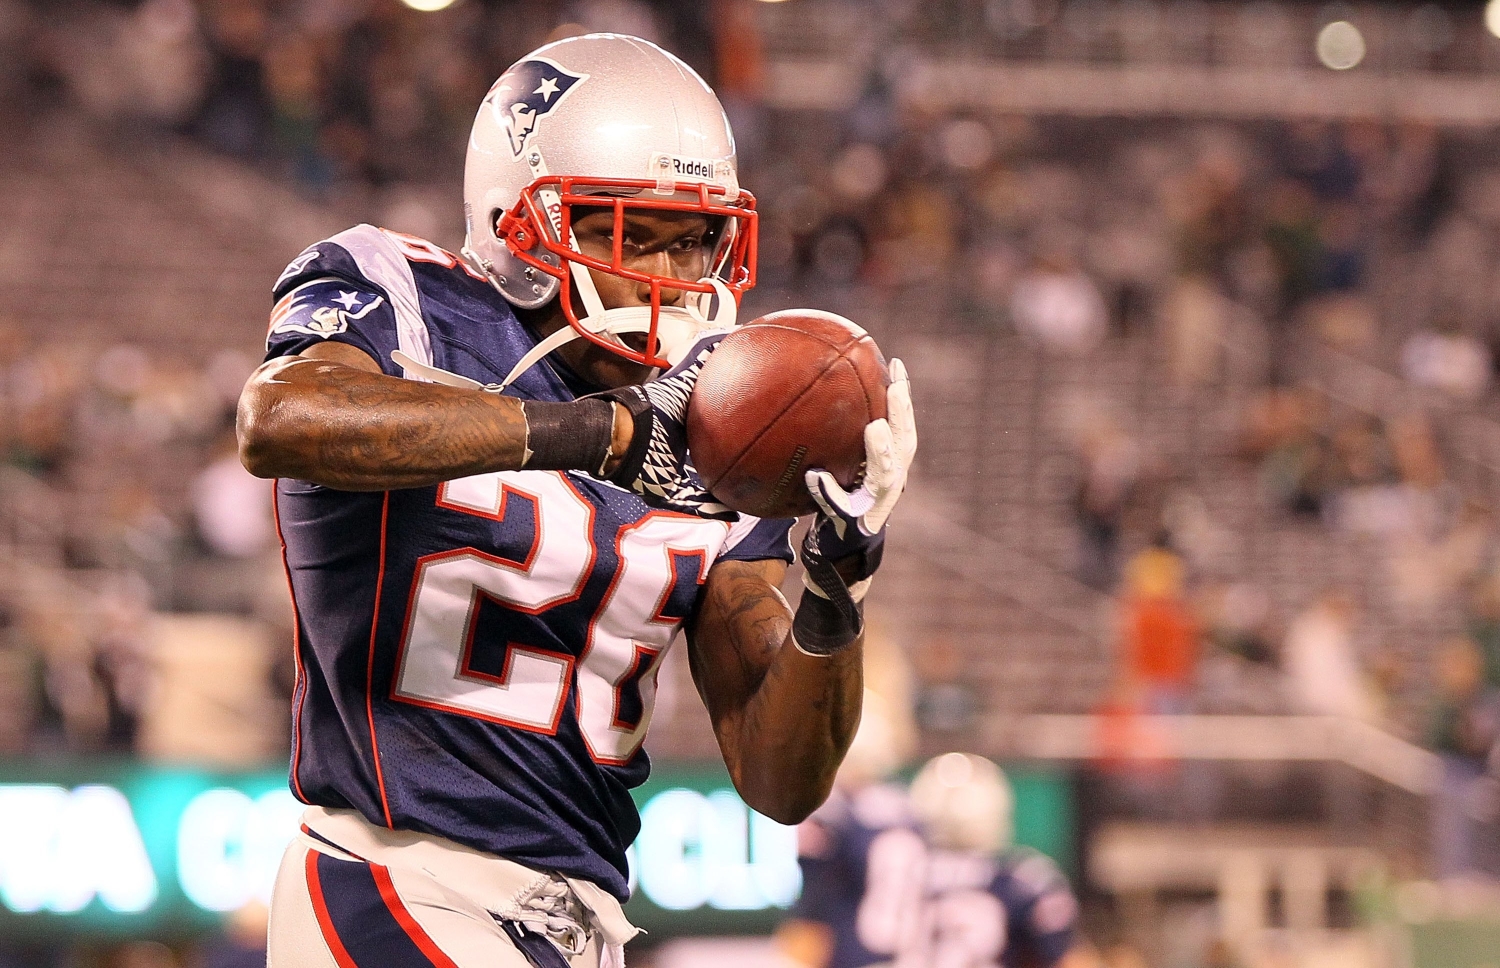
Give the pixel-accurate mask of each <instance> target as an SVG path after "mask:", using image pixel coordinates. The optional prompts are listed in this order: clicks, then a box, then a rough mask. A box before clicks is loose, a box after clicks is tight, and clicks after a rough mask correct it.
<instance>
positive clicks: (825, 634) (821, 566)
mask: <svg viewBox="0 0 1500 968" xmlns="http://www.w3.org/2000/svg"><path fill="white" fill-rule="evenodd" d="M803 565H804V567H806V568H807V577H808V578H809V579H810V580H811V581H812V583H813V584H814V585H817V586H818V588H819V589H820V590H821V591H822V592H823V593H824V594H825V595H827V596H828V597H827V598H824V597H823V596H822V595H819V594H817V593H816V592H814V591H812V590H811V589H808V590H806V591H804V592H803V593H802V600H801V601H800V602H798V603H797V613H796V614H795V615H793V616H792V639H793V640H794V641H795V642H796V643H797V648H799V649H801V650H802V651H803V652H806V653H808V654H809V655H833V654H834V653H835V652H838V651H841V650H842V649H844V648H847V647H848V646H849V645H851V644H852V643H853V642H854V640H855V639H857V638H859V636H860V634H861V633H862V632H864V630H865V606H864V603H863V602H856V601H855V600H854V599H853V598H852V597H851V596H850V595H849V589H848V587H847V586H846V585H845V584H844V581H843V579H842V578H840V577H839V576H838V574H837V573H836V572H835V571H834V570H833V566H832V565H830V564H828V563H826V562H819V563H809V562H807V561H805V560H804V562H803Z"/></svg>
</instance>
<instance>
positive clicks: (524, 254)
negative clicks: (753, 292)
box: [495, 175, 757, 367]
mask: <svg viewBox="0 0 1500 968" xmlns="http://www.w3.org/2000/svg"><path fill="white" fill-rule="evenodd" d="M664 189H665V191H664ZM622 191H628V192H630V194H629V195H627V196H621V195H618V194H613V193H617V192H622ZM575 206H576V207H580V208H582V207H586V208H588V209H590V210H591V211H598V210H600V209H604V210H612V211H613V214H614V231H613V233H612V237H613V243H612V252H611V255H610V258H609V260H608V261H605V260H603V259H599V258H596V257H594V256H590V255H586V254H584V253H583V252H581V251H580V250H579V248H578V246H577V243H576V241H575V240H574V238H573V231H572V226H573V210H574V207H575ZM663 211H666V212H686V213H690V214H698V215H703V216H705V217H707V218H709V219H711V220H714V221H721V222H722V227H721V228H720V230H719V232H718V234H717V240H716V242H715V245H714V251H713V253H712V254H711V256H710V259H709V263H708V269H707V272H706V274H705V275H704V277H703V278H702V279H698V280H688V279H677V278H673V277H671V276H663V275H656V274H654V273H646V272H639V271H637V270H634V269H630V268H627V267H626V265H625V259H624V252H623V245H624V241H625V231H624V226H625V219H626V216H627V214H629V213H631V212H642V213H644V212H663ZM756 229H757V213H756V211H755V196H753V195H751V194H750V193H749V192H746V191H743V190H741V191H739V192H738V194H736V195H735V196H734V197H733V198H730V197H729V192H728V190H726V189H725V188H724V187H723V186H722V185H716V184H710V183H707V182H701V183H699V182H695V183H691V184H684V183H675V182H667V183H665V185H664V184H663V183H661V182H657V181H653V180H651V179H644V178H641V179H636V178H581V177H574V176H557V175H547V176H543V177H541V178H538V179H536V180H535V181H533V182H532V183H531V184H530V185H527V186H526V188H524V189H522V191H521V195H520V198H519V200H518V201H517V202H516V204H515V205H514V206H512V207H511V209H510V210H509V211H507V212H506V213H505V214H504V215H503V216H501V218H500V222H499V224H498V225H497V226H496V228H495V234H496V235H498V236H499V237H501V238H502V239H504V240H505V243H506V246H507V247H508V248H509V249H510V251H511V253H512V254H514V255H515V256H516V257H517V258H519V259H520V260H521V261H523V262H525V263H526V264H527V265H528V266H530V267H532V268H533V269H535V270H537V271H538V272H544V273H546V274H547V275H549V276H552V277H553V278H555V279H557V280H558V282H559V284H560V289H559V292H558V298H559V299H561V301H562V310H563V315H564V316H566V317H567V320H568V325H569V326H571V327H572V328H573V330H574V331H575V332H577V333H578V335H580V336H582V337H583V338H584V339H587V340H588V341H589V342H591V343H595V344H598V345H599V346H602V347H604V348H605V349H607V350H609V351H610V352H612V353H617V354H619V355H620V356H623V357H625V358H626V359H628V360H630V361H631V362H633V363H639V364H642V365H645V366H654V367H667V366H669V365H670V362H669V360H668V359H667V355H666V351H665V347H664V345H663V340H662V333H661V325H660V324H661V317H662V301H661V293H662V290H663V289H666V290H669V291H676V292H685V293H688V294H689V295H688V299H690V300H691V299H693V298H694V296H693V295H692V294H695V293H698V294H703V296H702V297H701V299H702V300H703V301H704V302H706V301H707V300H708V298H709V297H711V296H713V295H718V296H719V297H720V298H721V299H722V298H723V296H724V292H727V293H728V294H729V295H730V296H731V297H732V298H733V300H734V302H735V305H736V306H738V304H739V301H740V298H741V297H742V296H743V295H744V294H745V292H746V291H747V290H749V289H751V288H752V287H754V285H755V255H756ZM544 252H545V253H550V254H551V255H553V256H555V257H556V258H557V259H558V265H555V266H554V265H551V264H550V263H549V262H547V261H544V260H543V259H542V258H541V255H542V254H543V253H544ZM574 266H576V267H579V269H580V270H588V269H592V270H594V271H596V272H606V273H609V274H611V275H615V276H619V277H620V278H623V279H629V280H631V281H633V282H636V283H641V284H644V285H648V286H650V292H651V301H650V318H649V323H648V324H646V325H645V326H644V327H641V326H640V325H639V324H637V325H636V326H635V327H634V328H632V329H630V330H627V331H631V332H642V331H643V332H645V334H646V341H645V346H644V348H643V349H640V350H637V349H633V348H631V347H629V346H627V345H625V344H624V343H623V342H621V341H620V340H619V338H618V333H617V332H611V331H607V330H606V329H604V327H606V326H607V325H608V320H607V319H598V318H597V312H598V309H596V308H594V307H591V306H590V305H589V304H590V302H591V301H592V302H593V303H595V304H596V305H597V303H598V297H597V295H596V294H594V293H593V291H592V283H589V284H588V290H589V291H588V292H586V293H581V301H582V302H583V303H584V307H585V316H584V317H582V318H580V317H579V315H578V311H577V310H576V309H575V308H574V305H573V301H574V300H573V295H574V291H575V279H574V272H575V271H576V270H575V269H574V268H573V267H574ZM721 290H723V291H721ZM600 308H602V307H600ZM642 308H645V307H642ZM611 312H618V310H613V311H611Z"/></svg>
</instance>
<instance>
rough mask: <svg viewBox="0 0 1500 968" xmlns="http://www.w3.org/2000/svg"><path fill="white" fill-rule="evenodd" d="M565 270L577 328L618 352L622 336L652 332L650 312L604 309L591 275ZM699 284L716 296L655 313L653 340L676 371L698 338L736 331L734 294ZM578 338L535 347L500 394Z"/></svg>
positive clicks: (567, 333) (570, 334)
mask: <svg viewBox="0 0 1500 968" xmlns="http://www.w3.org/2000/svg"><path fill="white" fill-rule="evenodd" d="M568 269H569V270H571V271H572V273H573V285H574V287H575V288H576V289H577V290H578V297H579V299H580V300H582V302H583V308H584V312H585V314H586V315H584V316H583V317H582V318H581V319H579V320H578V325H579V326H581V327H583V328H584V329H586V330H588V331H589V332H590V333H594V334H596V335H599V336H603V337H606V338H607V339H609V341H610V342H612V343H618V344H619V345H620V346H622V347H623V346H625V341H624V340H622V339H620V337H621V336H622V335H624V334H626V333H649V332H650V331H651V307H650V306H627V307H623V308H621V309H605V308H604V303H603V301H601V300H600V299H599V291H598V290H597V289H595V288H594V279H593V277H592V276H591V275H589V270H588V269H587V268H585V267H584V266H581V265H579V264H578V263H576V262H569V263H568ZM698 281H699V282H706V283H708V284H709V285H711V286H713V287H714V291H713V292H711V293H708V292H689V293H686V294H685V295H686V296H687V298H686V299H685V300H684V302H685V303H686V304H687V305H686V306H663V307H661V309H660V310H659V311H658V315H657V321H656V336H657V339H658V341H659V343H660V349H661V353H662V355H663V356H664V357H665V358H666V360H667V362H668V363H670V364H671V365H673V366H676V365H677V362H678V361H679V360H680V359H681V358H682V355H683V354H684V353H686V352H687V351H688V349H689V347H691V346H692V345H693V343H694V342H695V341H696V339H697V337H698V334H699V333H702V332H705V331H708V330H715V329H728V328H730V327H731V326H733V325H734V322H735V317H736V314H737V313H738V311H739V310H738V307H737V306H736V305H735V302H734V294H733V293H731V292H730V291H729V287H728V286H726V285H724V283H723V282H721V281H720V280H718V279H714V278H712V277H708V276H705V277H704V278H702V279H699V280H698ZM715 298H717V299H718V301H719V305H718V308H717V311H716V312H715V313H714V314H713V315H712V316H709V315H708V310H709V307H710V305H711V304H712V302H713V300H714V299H715ZM582 337H583V334H582V333H580V332H578V331H577V330H576V329H574V328H573V327H572V326H564V327H563V328H562V329H560V330H558V331H557V332H555V333H553V334H552V335H550V336H548V337H547V338H546V339H544V340H542V341H541V342H540V343H538V344H536V345H535V346H533V347H532V348H531V349H530V350H529V351H528V352H527V353H526V355H525V356H523V357H521V358H520V359H519V360H517V361H516V365H515V366H514V367H513V368H512V369H511V371H510V373H509V374H508V375H507V376H506V377H505V379H504V380H502V381H501V382H500V384H499V386H498V389H500V390H504V389H505V388H506V387H508V386H510V385H511V384H512V383H514V382H516V380H517V379H518V378H519V377H520V376H521V374H522V373H525V372H526V371H527V370H529V369H531V368H532V367H533V366H535V365H536V364H537V363H538V361H540V360H541V359H542V357H544V356H546V355H547V354H548V353H551V352H552V351H553V350H555V349H557V348H558V347H559V346H563V345H565V344H567V343H571V342H572V341H573V340H575V339H581V338H582Z"/></svg>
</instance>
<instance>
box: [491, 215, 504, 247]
mask: <svg viewBox="0 0 1500 968" xmlns="http://www.w3.org/2000/svg"><path fill="white" fill-rule="evenodd" d="M504 217H505V209H503V208H494V209H490V234H491V235H493V236H494V237H495V238H497V239H501V238H503V236H502V235H501V234H500V219H502V218H504Z"/></svg>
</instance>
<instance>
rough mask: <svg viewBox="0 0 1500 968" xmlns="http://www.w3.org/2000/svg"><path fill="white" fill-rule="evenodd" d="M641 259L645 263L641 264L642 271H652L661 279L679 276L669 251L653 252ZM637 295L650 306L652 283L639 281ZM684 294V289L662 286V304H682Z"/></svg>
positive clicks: (641, 301) (643, 303)
mask: <svg viewBox="0 0 1500 968" xmlns="http://www.w3.org/2000/svg"><path fill="white" fill-rule="evenodd" d="M641 261H642V263H643V264H642V265H640V271H642V272H646V273H650V274H651V275H653V276H656V277H657V278H659V279H675V278H677V273H676V271H675V269H676V267H675V266H674V265H673V263H672V257H671V255H670V253H668V252H665V251H662V252H653V253H651V254H650V255H647V256H644V257H643V258H642V260H641ZM635 295H636V299H638V300H640V303H641V305H643V306H649V305H650V304H651V284H650V283H647V282H640V283H637V284H636V287H635ZM684 295H685V292H684V290H681V289H669V288H667V287H666V286H662V288H661V304H662V305H663V306H679V305H681V304H682V300H683V297H684Z"/></svg>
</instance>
